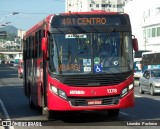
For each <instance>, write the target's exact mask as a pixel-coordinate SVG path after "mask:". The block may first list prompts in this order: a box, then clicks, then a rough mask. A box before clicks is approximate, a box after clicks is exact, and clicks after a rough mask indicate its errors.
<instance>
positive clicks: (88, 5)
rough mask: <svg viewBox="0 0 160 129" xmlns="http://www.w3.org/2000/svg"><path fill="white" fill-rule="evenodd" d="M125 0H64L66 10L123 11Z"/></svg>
mask: <svg viewBox="0 0 160 129" xmlns="http://www.w3.org/2000/svg"><path fill="white" fill-rule="evenodd" d="M124 1H125V0H66V4H65V6H66V7H65V11H66V12H85V11H92V10H105V11H109V12H112V11H114V12H123V11H124V10H123V6H124Z"/></svg>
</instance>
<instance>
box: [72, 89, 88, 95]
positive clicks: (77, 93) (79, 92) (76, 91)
mask: <svg viewBox="0 0 160 129" xmlns="http://www.w3.org/2000/svg"><path fill="white" fill-rule="evenodd" d="M70 94H76V95H83V94H85V91H83V90H70Z"/></svg>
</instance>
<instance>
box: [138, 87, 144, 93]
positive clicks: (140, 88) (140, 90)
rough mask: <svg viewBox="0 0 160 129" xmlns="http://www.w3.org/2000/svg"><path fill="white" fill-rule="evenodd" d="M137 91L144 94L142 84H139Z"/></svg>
mask: <svg viewBox="0 0 160 129" xmlns="http://www.w3.org/2000/svg"><path fill="white" fill-rule="evenodd" d="M139 93H140V94H144V91H143V90H142V86H141V85H139Z"/></svg>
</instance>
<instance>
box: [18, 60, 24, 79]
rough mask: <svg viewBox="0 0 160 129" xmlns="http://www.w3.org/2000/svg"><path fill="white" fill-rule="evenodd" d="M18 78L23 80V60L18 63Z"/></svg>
mask: <svg viewBox="0 0 160 129" xmlns="http://www.w3.org/2000/svg"><path fill="white" fill-rule="evenodd" d="M18 77H19V78H23V60H22V59H20V60H19V63H18Z"/></svg>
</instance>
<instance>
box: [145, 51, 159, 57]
mask: <svg viewBox="0 0 160 129" xmlns="http://www.w3.org/2000/svg"><path fill="white" fill-rule="evenodd" d="M154 53H160V51H151V52H144V53H142V56H143V55H148V54H154Z"/></svg>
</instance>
